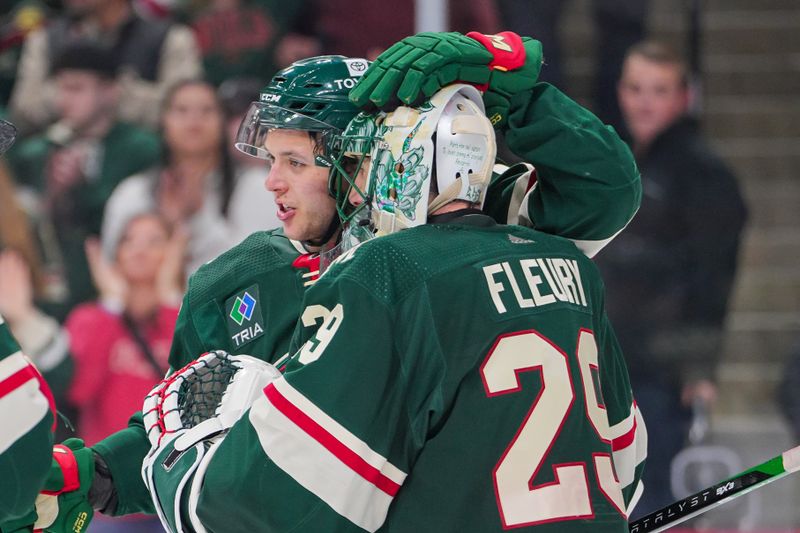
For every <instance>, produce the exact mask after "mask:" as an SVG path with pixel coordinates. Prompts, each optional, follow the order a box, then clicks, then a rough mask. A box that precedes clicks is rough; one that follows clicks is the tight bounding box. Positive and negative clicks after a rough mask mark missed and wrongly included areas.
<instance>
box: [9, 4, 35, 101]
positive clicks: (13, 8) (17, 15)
mask: <svg viewBox="0 0 800 533" xmlns="http://www.w3.org/2000/svg"><path fill="white" fill-rule="evenodd" d="M7 4H8V5H5V4H4V5H3V6H1V7H0V107H5V106H6V105H7V104H8V99H9V98H10V97H11V89H12V88H13V87H14V82H15V81H16V79H17V64H18V62H19V56H20V53H21V52H22V43H23V42H24V41H25V37H26V36H27V35H28V34H29V33H30V32H32V31H34V30H36V29H38V28H40V27H41V26H42V25H43V23H44V20H45V17H46V10H45V7H46V6H45V5H44V4H43V3H42V2H39V1H38V0H23V1H20V2H8V3H7Z"/></svg>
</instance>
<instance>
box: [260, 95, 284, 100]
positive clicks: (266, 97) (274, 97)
mask: <svg viewBox="0 0 800 533" xmlns="http://www.w3.org/2000/svg"><path fill="white" fill-rule="evenodd" d="M280 99H281V95H279V94H262V95H261V101H262V102H277V101H278V100H280Z"/></svg>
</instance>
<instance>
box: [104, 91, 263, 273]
mask: <svg viewBox="0 0 800 533" xmlns="http://www.w3.org/2000/svg"><path fill="white" fill-rule="evenodd" d="M225 128H226V126H225V117H224V115H223V110H222V104H221V102H220V100H219V98H218V97H217V94H216V90H215V88H214V86H213V85H211V84H209V83H207V82H203V81H184V82H181V83H179V84H178V85H176V86H175V87H173V89H172V91H171V92H170V93H168V95H167V97H166V99H165V101H164V108H163V112H162V115H161V132H162V143H163V159H162V162H161V163H160V164H158V165H156V166H155V167H152V168H150V169H149V170H147V171H145V172H142V173H140V174H136V175H134V176H131V177H129V178H127V179H126V180H125V181H123V182H122V183H121V184H120V185H119V187H117V189H116V190H115V191H114V194H112V195H111V198H110V199H109V200H108V204H107V205H106V209H105V215H104V219H103V231H102V233H101V235H102V238H103V249H104V251H105V252H106V256H107V257H109V251H110V248H111V247H113V243H114V242H116V240H117V239H118V237H119V234H120V233H121V231H122V226H123V224H124V222H125V221H126V220H127V219H128V218H130V217H131V216H133V215H135V214H137V213H141V212H144V211H151V210H155V211H157V212H158V213H159V214H161V216H163V217H164V218H165V219H166V220H167V221H168V222H169V223H170V224H173V225H184V226H186V228H187V230H188V232H189V246H188V258H187V273H191V272H194V271H195V270H196V269H197V268H198V267H199V266H200V265H202V264H203V263H205V262H207V261H210V260H211V259H213V258H214V257H216V256H217V255H219V254H220V253H222V252H223V251H225V250H227V249H228V248H230V247H231V246H233V245H234V244H237V243H238V242H239V241H240V240H241V239H242V237H243V236H244V235H243V231H242V230H240V229H239V228H236V227H235V226H234V224H233V223H232V222H231V216H232V215H233V214H234V213H235V214H236V216H242V217H246V218H258V217H259V216H260V215H259V213H261V212H262V211H263V210H264V205H263V203H262V204H259V205H258V207H257V209H253V206H252V205H251V204H249V203H247V204H246V205H240V204H233V203H232V200H233V199H234V198H238V197H239V196H238V195H236V194H235V188H236V186H237V184H236V168H235V166H234V163H233V160H232V158H231V156H230V153H229V151H228V146H229V144H230V142H229V141H228V140H227V134H226V129H225ZM247 200H248V199H244V201H245V202H246V201H247Z"/></svg>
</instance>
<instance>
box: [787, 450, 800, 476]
mask: <svg viewBox="0 0 800 533" xmlns="http://www.w3.org/2000/svg"><path fill="white" fill-rule="evenodd" d="M783 469H784V470H786V471H787V472H797V471H798V470H800V446H797V447H796V448H792V449H791V450H788V451H785V452H783Z"/></svg>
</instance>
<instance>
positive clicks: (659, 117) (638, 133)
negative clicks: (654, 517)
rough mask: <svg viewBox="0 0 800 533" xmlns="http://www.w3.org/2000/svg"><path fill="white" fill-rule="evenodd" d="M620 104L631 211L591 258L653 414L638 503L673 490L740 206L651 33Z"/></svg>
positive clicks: (716, 327) (714, 340) (639, 48)
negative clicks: (634, 207) (635, 174)
mask: <svg viewBox="0 0 800 533" xmlns="http://www.w3.org/2000/svg"><path fill="white" fill-rule="evenodd" d="M619 99H620V106H621V109H622V112H623V116H624V117H625V121H626V124H627V126H628V129H629V131H630V132H631V136H632V139H633V146H632V147H633V151H634V155H635V156H636V161H637V163H638V165H639V168H640V170H641V173H642V194H643V198H642V204H641V208H640V209H639V213H638V214H637V215H636V217H635V218H634V219H633V221H632V222H631V223H630V225H629V226H628V228H627V229H626V230H625V231H623V232H622V233H621V234H620V235H619V236H618V237H617V238H616V239H615V240H614V242H613V243H611V244H610V245H609V246H608V247H607V248H606V250H605V251H604V253H602V254H600V255H599V256H598V258H597V263H598V265H599V267H600V269H601V271H602V274H603V278H604V279H605V281H606V288H607V291H606V294H607V296H606V309H607V310H608V315H609V317H610V318H611V320H612V321H613V322H614V325H615V328H616V330H617V336H618V337H619V341H620V343H621V345H622V348H623V351H624V353H625V354H626V356H627V360H628V367H629V370H630V376H631V383H632V385H633V388H634V392H635V394H636V399H637V402H638V403H639V406H640V407H641V409H642V413H643V415H644V416H645V418H646V419H647V420H649V421H651V422H650V423H649V424H648V426H647V430H648V433H649V441H650V442H653V443H657V445H654V446H650V447H649V449H648V457H647V467H646V468H645V473H644V485H645V491H644V494H643V496H642V500H641V501H640V503H639V505H638V506H637V508H636V514H637V515H641V514H646V513H649V512H651V511H653V510H656V509H657V508H659V507H662V506H664V505H667V504H668V503H670V501H672V495H671V494H670V490H669V487H670V483H669V469H670V462H671V460H672V458H673V457H674V455H675V454H676V453H677V452H678V451H680V449H681V447H682V446H683V445H684V441H685V439H686V435H687V430H688V425H689V421H690V417H691V415H690V413H691V409H690V408H691V406H692V404H693V403H695V402H703V403H705V404H707V405H709V404H711V403H712V402H713V401H714V400H715V397H716V385H715V382H714V380H715V375H714V374H715V370H716V366H717V363H718V361H719V357H720V350H721V341H722V334H723V327H724V321H725V315H726V311H727V304H728V298H729V295H730V292H731V285H732V283H733V280H734V276H735V273H736V264H737V253H738V249H739V240H740V236H741V232H742V228H743V227H744V223H745V219H746V209H745V206H744V203H743V201H742V197H741V195H740V193H739V187H738V184H737V182H736V178H735V177H734V175H733V174H732V173H731V171H730V169H729V168H728V167H727V166H726V165H725V164H724V163H723V162H722V161H721V160H720V158H719V157H718V156H716V155H715V154H714V152H713V150H712V149H711V147H710V146H709V145H708V144H707V142H706V141H705V140H704V138H703V136H702V135H701V133H700V132H699V128H698V123H697V121H696V120H695V119H694V118H692V117H690V116H688V114H687V112H688V111H687V110H688V108H689V92H688V80H687V68H686V65H685V63H684V62H683V61H682V60H681V58H680V57H679V56H678V55H676V54H675V53H674V52H672V51H671V50H669V49H668V48H667V47H666V46H664V45H661V44H659V43H655V42H644V43H641V44H638V45H635V46H634V47H633V48H631V50H630V51H629V52H628V54H627V56H626V59H625V61H624V64H623V70H622V78H621V80H620V83H619Z"/></svg>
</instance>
